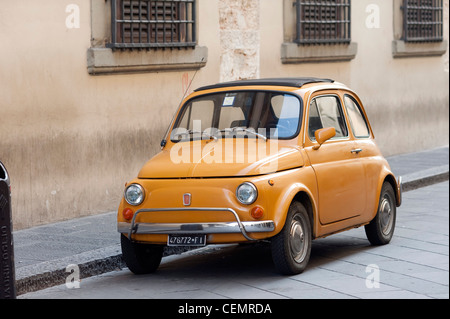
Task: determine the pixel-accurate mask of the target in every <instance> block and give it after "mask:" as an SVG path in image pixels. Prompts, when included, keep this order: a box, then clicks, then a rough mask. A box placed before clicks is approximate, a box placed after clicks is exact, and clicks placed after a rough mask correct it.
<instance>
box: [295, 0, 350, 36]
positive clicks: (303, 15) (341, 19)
mask: <svg viewBox="0 0 450 319" xmlns="http://www.w3.org/2000/svg"><path fill="white" fill-rule="evenodd" d="M294 6H295V7H296V13H297V37H296V39H295V42H296V43H298V44H339V43H345V44H348V43H350V42H351V0H296V1H295V2H294Z"/></svg>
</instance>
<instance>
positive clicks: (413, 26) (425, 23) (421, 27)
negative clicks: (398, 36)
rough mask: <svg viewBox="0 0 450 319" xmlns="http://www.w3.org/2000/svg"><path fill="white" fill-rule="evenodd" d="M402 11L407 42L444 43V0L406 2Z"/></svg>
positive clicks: (406, 0) (407, 0) (409, 0)
mask: <svg viewBox="0 0 450 319" xmlns="http://www.w3.org/2000/svg"><path fill="white" fill-rule="evenodd" d="M402 10H403V40H404V41H405V42H433V41H443V39H444V38H443V20H444V19H443V17H444V12H443V11H444V10H443V1H442V0H404V1H403V6H402Z"/></svg>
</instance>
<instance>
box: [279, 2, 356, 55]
mask: <svg viewBox="0 0 450 319" xmlns="http://www.w3.org/2000/svg"><path fill="white" fill-rule="evenodd" d="M295 2H296V1H295V0H283V23H284V25H283V29H284V39H283V43H282V45H281V62H282V63H283V64H299V63H318V62H342V61H351V60H353V59H354V58H355V57H356V54H357V51H358V45H357V43H355V42H350V43H336V44H313V45H311V44H309V45H302V44H298V43H296V42H295V39H296V38H297V35H296V30H297V28H296V23H297V13H296V10H295V6H294V3H295ZM350 10H351V8H350Z"/></svg>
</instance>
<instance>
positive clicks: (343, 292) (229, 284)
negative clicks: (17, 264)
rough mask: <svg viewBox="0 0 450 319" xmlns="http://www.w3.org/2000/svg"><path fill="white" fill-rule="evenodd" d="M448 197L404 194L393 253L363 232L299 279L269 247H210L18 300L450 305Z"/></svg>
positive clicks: (319, 252) (340, 241)
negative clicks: (140, 272) (430, 301)
mask: <svg viewBox="0 0 450 319" xmlns="http://www.w3.org/2000/svg"><path fill="white" fill-rule="evenodd" d="M448 191H449V183H448V181H447V182H444V183H440V184H436V185H432V186H428V187H425V188H421V189H417V190H414V191H410V192H407V193H404V197H403V205H402V206H401V207H400V208H399V209H398V217H397V227H396V231H395V234H394V238H393V240H392V242H391V243H390V244H389V245H386V246H379V247H374V246H371V245H370V244H369V242H368V241H367V239H366V236H365V233H364V228H359V229H354V230H351V231H347V232H344V233H340V234H336V235H333V236H330V237H328V238H324V239H319V240H316V241H314V243H313V248H312V255H311V260H310V262H309V265H308V268H307V269H306V271H305V272H304V273H303V274H300V275H297V276H291V277H285V276H280V275H279V274H277V273H276V272H275V269H274V267H273V264H272V260H271V255H270V246H269V245H268V244H265V243H259V244H256V245H223V246H208V247H205V248H201V249H199V250H196V251H191V252H188V253H185V254H182V255H178V256H169V257H165V258H164V259H163V261H162V264H161V266H160V268H159V269H158V271H157V272H156V273H155V274H151V275H144V276H136V275H133V274H132V273H131V272H130V271H129V270H128V269H126V268H125V269H122V270H117V271H114V272H110V273H106V274H103V275H100V276H97V277H91V278H88V279H83V280H81V282H79V288H75V287H74V286H75V285H73V284H72V285H70V284H68V285H60V286H57V287H52V288H48V289H45V290H41V291H37V292H33V293H28V294H24V295H20V296H19V298H23V299H27V298H29V299H33V298H45V299H47V298H63V299H65V298H80V299H91V298H117V299H127V298H130V299H131V298H133V299H134V298H136V299H137V298H156V299H183V302H182V303H180V306H183V308H182V309H181V308H180V311H181V310H183V311H188V310H189V309H190V308H189V306H190V305H189V302H193V301H192V299H222V298H232V299H253V300H255V303H257V300H262V299H289V298H294V299H306V298H308V299H309V298H344V299H350V298H385V299H386V298H388V299H389V298H395V299H403V298H407V299H409V298H420V299H424V298H437V299H448V298H449V275H448V274H449V237H448V235H449V195H448ZM118 236H119V235H118ZM68 275H69V274H68ZM180 302H181V301H180ZM197 302H198V301H197ZM227 305H228V304H227ZM229 307H231V306H229ZM254 307H256V306H254ZM199 309H201V308H199ZM205 309H206V308H205ZM221 309H222V308H220V309H219V308H218V309H216V311H223V309H222V310H221ZM226 309H228V310H231V308H226ZM254 309H256V308H254ZM209 310H211V309H209ZM213 310H214V309H213Z"/></svg>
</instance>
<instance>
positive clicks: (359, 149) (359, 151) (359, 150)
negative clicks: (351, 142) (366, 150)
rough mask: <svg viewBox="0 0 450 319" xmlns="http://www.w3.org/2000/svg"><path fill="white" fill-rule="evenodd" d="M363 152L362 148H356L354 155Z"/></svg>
mask: <svg viewBox="0 0 450 319" xmlns="http://www.w3.org/2000/svg"><path fill="white" fill-rule="evenodd" d="M362 151H363V150H362V149H361V148H356V149H354V150H352V153H353V154H359V153H361V152H362Z"/></svg>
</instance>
